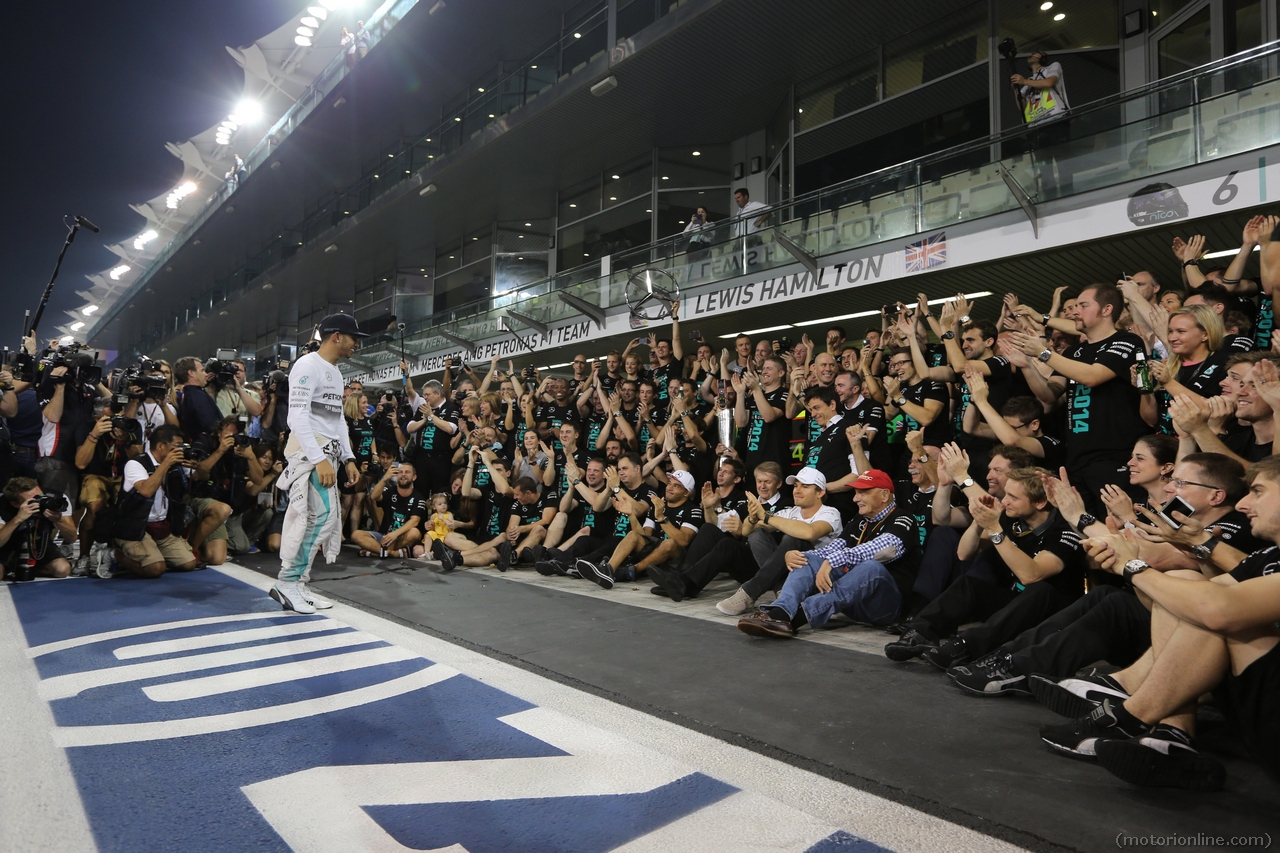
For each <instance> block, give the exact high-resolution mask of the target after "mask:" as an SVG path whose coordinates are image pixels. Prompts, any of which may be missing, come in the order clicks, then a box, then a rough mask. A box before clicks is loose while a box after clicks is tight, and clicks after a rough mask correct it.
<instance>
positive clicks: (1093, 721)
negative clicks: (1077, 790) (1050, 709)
mask: <svg viewBox="0 0 1280 853" xmlns="http://www.w3.org/2000/svg"><path fill="white" fill-rule="evenodd" d="M1122 701H1123V700H1121V699H1113V698H1112V697H1110V696H1107V697H1104V698H1103V700H1102V702H1101V704H1099V705H1098V707H1096V708H1094V709H1093V711H1092V712H1091V713H1090V714H1089V716H1087V717H1081V718H1080V719H1078V720H1072V721H1071V722H1069V723H1060V724H1059V725H1056V726H1041V727H1040V739H1041V740H1042V741H1044V742H1045V744H1046V745H1048V747H1049V748H1050V749H1052V750H1054V751H1055V752H1060V753H1062V754H1063V755H1067V756H1070V757H1071V758H1082V759H1086V760H1092V759H1094V758H1095V757H1097V756H1096V752H1095V749H1096V746H1097V744H1098V742H1099V741H1102V740H1115V739H1117V738H1119V739H1121V740H1124V739H1128V738H1136V737H1141V736H1143V735H1145V734H1146V733H1147V732H1148V731H1150V728H1151V727H1150V726H1147V725H1146V724H1144V723H1141V722H1133V723H1130V724H1129V725H1128V726H1125V725H1124V724H1122V723H1121V722H1120V720H1119V711H1120V703H1121V702H1122Z"/></svg>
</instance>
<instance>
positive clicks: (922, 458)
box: [916, 453, 929, 462]
mask: <svg viewBox="0 0 1280 853" xmlns="http://www.w3.org/2000/svg"><path fill="white" fill-rule="evenodd" d="M916 461H918V462H928V461H929V454H928V453H922V454H921V455H920V456H918V457H916Z"/></svg>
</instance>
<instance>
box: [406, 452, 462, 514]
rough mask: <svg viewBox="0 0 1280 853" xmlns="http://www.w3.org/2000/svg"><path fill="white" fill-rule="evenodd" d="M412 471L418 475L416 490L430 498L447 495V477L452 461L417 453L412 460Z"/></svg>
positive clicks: (443, 457) (451, 467)
mask: <svg viewBox="0 0 1280 853" xmlns="http://www.w3.org/2000/svg"><path fill="white" fill-rule="evenodd" d="M413 469H414V471H415V472H416V473H417V475H418V490H419V491H421V492H422V493H423V494H425V495H427V497H428V503H430V496H431V495H435V494H441V493H443V494H448V493H449V475H450V473H452V471H453V460H452V459H451V458H449V457H448V456H437V455H434V454H428V453H417V454H415V455H414V458H413Z"/></svg>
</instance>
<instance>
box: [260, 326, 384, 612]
mask: <svg viewBox="0 0 1280 853" xmlns="http://www.w3.org/2000/svg"><path fill="white" fill-rule="evenodd" d="M319 332H320V349H319V350H318V351H317V352H312V353H307V354H306V355H304V356H302V358H300V359H298V360H297V362H295V363H294V365H293V369H292V370H290V371H289V441H288V443H287V444H286V445H285V449H284V452H285V460H286V467H285V469H284V473H283V474H281V476H280V483H279V488H282V489H288V490H289V508H288V510H287V511H286V512H285V514H284V530H283V532H282V533H281V536H280V575H279V579H278V580H277V581H276V585H275V586H273V587H272V588H271V597H272V598H274V599H275V600H276V601H278V602H280V604H281V605H282V606H283V607H284V609H285V610H293V611H296V612H298V613H315V612H316V610H317V609H319V610H324V609H327V608H329V607H332V606H333V602H332V601H329V600H328V599H326V598H323V597H321V596H319V595H317V594H316V593H315V592H314V591H312V590H311V589H310V588H308V586H307V582H308V580H310V577H311V561H312V560H313V559H314V558H315V555H316V551H320V550H323V551H324V556H325V560H326V561H327V562H330V563H332V562H334V561H335V560H337V559H338V551H339V549H340V548H341V547H342V512H341V506H342V503H341V501H340V499H339V496H338V473H337V472H338V469H339V468H343V469H345V470H344V475H345V476H346V478H347V482H348V483H354V482H356V480H358V479H359V477H360V471H359V469H357V468H356V462H355V455H354V454H353V453H352V452H351V439H350V437H349V436H348V434H347V423H346V421H345V420H344V419H343V417H342V373H341V371H339V370H338V368H337V364H338V361H339V360H340V359H343V358H347V357H349V356H350V355H351V354H352V353H353V352H355V350H356V347H357V346H358V342H359V339H360V338H364V337H368V335H366V334H364V333H363V332H361V331H360V327H359V326H358V325H356V321H355V318H354V317H351V316H349V315H347V314H331V315H329V316H328V317H325V318H324V319H323V320H321V321H320V327H319Z"/></svg>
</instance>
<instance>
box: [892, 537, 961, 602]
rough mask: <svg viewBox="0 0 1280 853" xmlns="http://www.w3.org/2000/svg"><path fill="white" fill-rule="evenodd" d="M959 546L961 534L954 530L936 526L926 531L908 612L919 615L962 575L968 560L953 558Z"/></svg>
mask: <svg viewBox="0 0 1280 853" xmlns="http://www.w3.org/2000/svg"><path fill="white" fill-rule="evenodd" d="M959 547H960V531H959V530H956V529H955V528H954V527H935V528H933V530H930V531H929V535H928V537H926V538H925V540H924V554H923V555H922V556H921V557H920V570H919V571H918V572H917V573H916V582H915V585H914V586H912V588H911V591H912V598H913V601H910V602H908V607H907V612H908V613H912V612H919V611H920V609H921V608H923V607H924V605H926V604H928V603H929V602H930V601H933V600H934V599H935V598H937V597H938V596H939V595H941V594H942V591H943V590H945V589H946V588H947V587H949V586H951V584H952V583H953V582H954V581H955V580H956V578H958V577H960V576H961V575H963V574H964V573H965V568H966V567H967V566H968V563H969V561H968V560H961V559H959V558H958V557H957V556H956V550H957V549H958V548H959ZM912 605H916V606H912Z"/></svg>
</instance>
